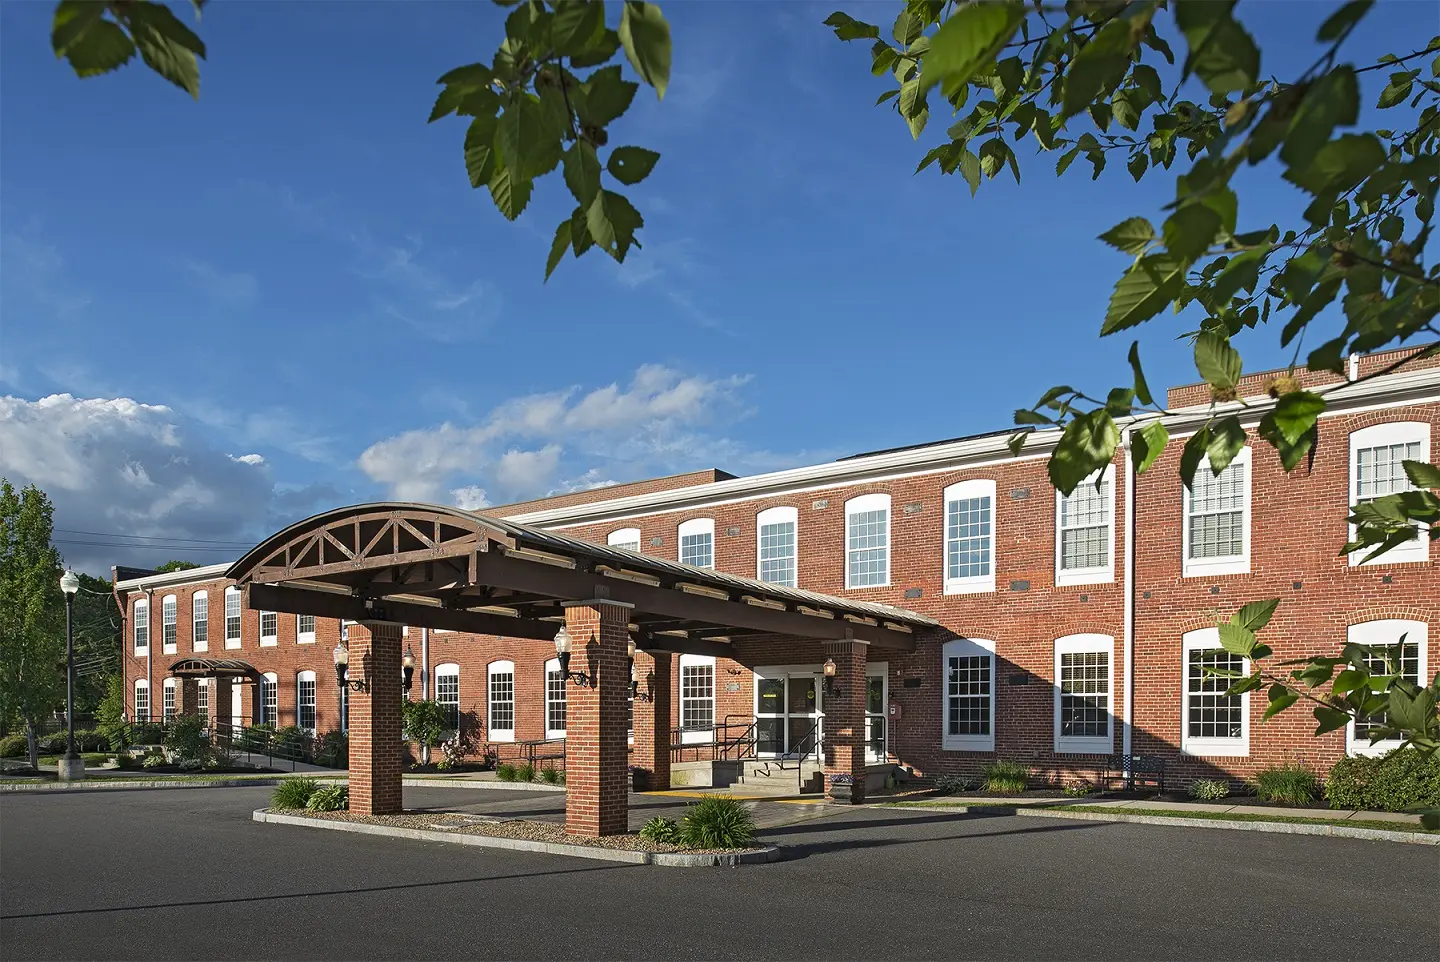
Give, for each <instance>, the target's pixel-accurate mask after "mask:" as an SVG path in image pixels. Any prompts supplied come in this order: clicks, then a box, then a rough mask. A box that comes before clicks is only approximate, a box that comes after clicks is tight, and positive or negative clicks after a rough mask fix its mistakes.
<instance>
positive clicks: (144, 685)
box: [135, 678, 150, 722]
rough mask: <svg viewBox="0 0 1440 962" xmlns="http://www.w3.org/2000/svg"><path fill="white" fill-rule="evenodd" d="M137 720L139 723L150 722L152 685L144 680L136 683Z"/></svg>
mask: <svg viewBox="0 0 1440 962" xmlns="http://www.w3.org/2000/svg"><path fill="white" fill-rule="evenodd" d="M135 720H136V721H137V722H148V721H149V720H150V683H149V682H148V681H146V680H145V679H144V678H140V679H138V680H137V681H136V682H135Z"/></svg>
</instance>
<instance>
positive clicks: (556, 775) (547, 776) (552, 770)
mask: <svg viewBox="0 0 1440 962" xmlns="http://www.w3.org/2000/svg"><path fill="white" fill-rule="evenodd" d="M540 781H542V782H544V783H545V784H546V785H558V784H560V770H559V769H557V768H556V767H555V766H554V765H546V766H545V767H544V768H542V769H540Z"/></svg>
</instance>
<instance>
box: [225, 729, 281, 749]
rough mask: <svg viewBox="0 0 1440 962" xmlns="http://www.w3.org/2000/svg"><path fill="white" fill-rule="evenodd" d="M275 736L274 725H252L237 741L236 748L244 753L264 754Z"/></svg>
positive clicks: (244, 730)
mask: <svg viewBox="0 0 1440 962" xmlns="http://www.w3.org/2000/svg"><path fill="white" fill-rule="evenodd" d="M274 734H275V726H274V725H269V724H265V725H251V726H249V727H248V728H245V729H243V730H242V731H241V732H240V737H239V738H237V739H235V748H236V749H238V750H239V751H242V752H263V751H264V750H265V748H266V746H268V745H269V744H270V739H271V737H272V736H273V735H274Z"/></svg>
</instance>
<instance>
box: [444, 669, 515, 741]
mask: <svg viewBox="0 0 1440 962" xmlns="http://www.w3.org/2000/svg"><path fill="white" fill-rule="evenodd" d="M435 700H436V701H437V702H439V703H440V707H441V708H443V709H444V710H445V727H446V729H448V730H450V731H456V730H458V729H459V728H460V666H459V665H457V664H455V663H454V662H450V663H447V664H444V665H437V666H436V668H435ZM511 727H514V726H513V724H512V726H511Z"/></svg>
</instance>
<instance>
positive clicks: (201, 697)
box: [195, 678, 210, 724]
mask: <svg viewBox="0 0 1440 962" xmlns="http://www.w3.org/2000/svg"><path fill="white" fill-rule="evenodd" d="M195 714H197V715H199V716H200V718H201V719H202V720H204V719H208V718H209V717H210V679H208V678H201V679H200V681H199V683H198V684H197V685H196V686H195ZM206 724H209V723H208V722H206Z"/></svg>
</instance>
